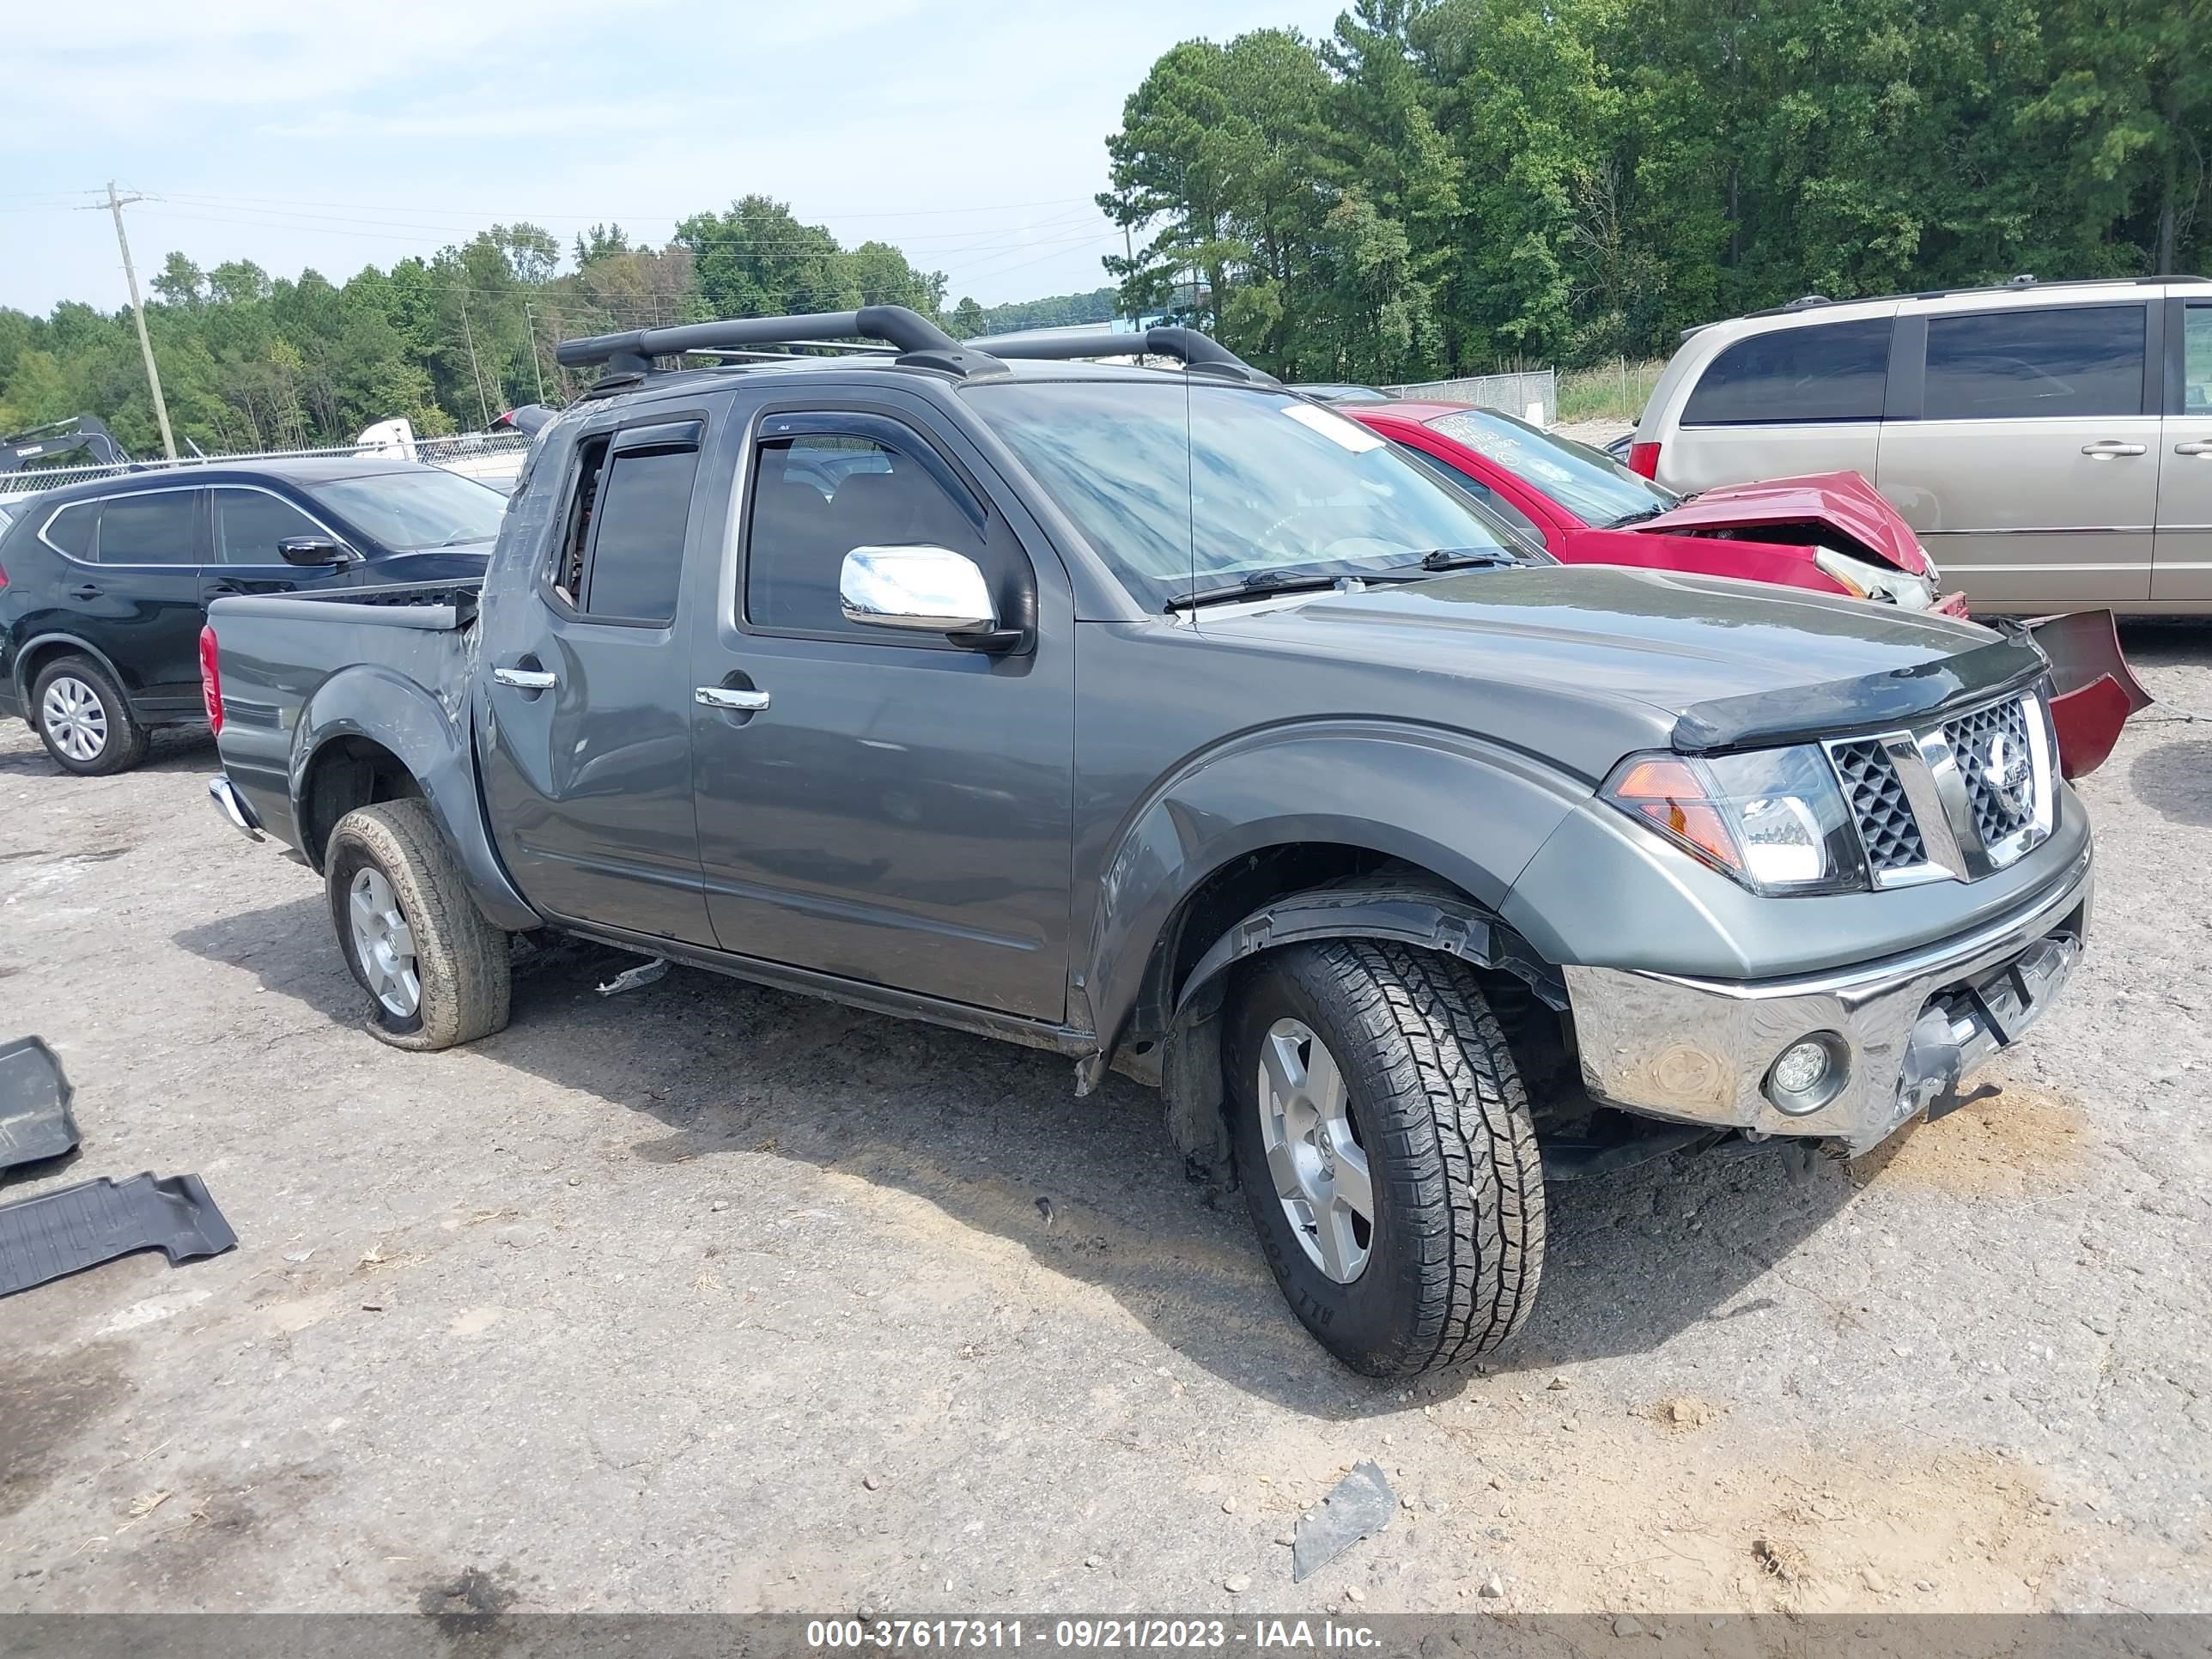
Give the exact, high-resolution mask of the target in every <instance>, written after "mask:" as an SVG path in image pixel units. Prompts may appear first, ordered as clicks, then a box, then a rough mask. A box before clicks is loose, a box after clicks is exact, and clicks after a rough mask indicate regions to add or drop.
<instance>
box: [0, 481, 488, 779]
mask: <svg viewBox="0 0 2212 1659" xmlns="http://www.w3.org/2000/svg"><path fill="white" fill-rule="evenodd" d="M505 510H506V499H505V497H503V496H502V495H500V494H499V492H498V491H496V490H494V489H487V488H485V487H484V486H483V485H482V484H479V483H474V482H472V481H471V480H470V479H467V478H464V477H458V476H457V475H455V474H453V473H451V472H443V471H439V470H438V469H437V468H435V467H430V466H417V465H413V464H412V463H395V462H392V461H378V460H367V459H351V458H343V459H319V460H292V461H263V462H256V463H254V464H253V465H239V466H222V465H216V466H195V467H192V468H191V469H190V470H189V471H167V470H164V471H148V472H139V473H131V474H128V475H125V476H123V477H112V478H100V479H94V480H92V481H90V482H88V483H78V484H72V485H69V486H67V487H64V488H63V489H52V490H48V491H46V492H45V493H44V494H42V495H38V496H36V497H35V498H33V500H31V501H26V502H21V503H18V504H17V505H16V506H15V507H12V508H11V513H13V516H12V518H11V520H9V521H8V522H7V523H6V525H5V527H4V530H0V715H7V714H13V715H15V716H18V717H20V718H21V719H23V720H27V721H28V722H29V723H30V726H31V729H32V730H33V731H34V732H37V733H38V734H39V737H40V740H41V741H42V742H44V743H45V744H46V752H47V753H48V754H50V755H52V757H54V761H55V763H56V764H58V765H59V766H61V767H62V768H64V769H65V770H68V771H71V772H77V773H82V774H84V775H88V776H89V775H100V774H103V773H108V772H119V771H122V770H123V769H125V768H126V767H131V766H135V765H136V764H137V763H138V762H139V761H140V760H141V759H143V757H144V756H145V752H146V734H147V732H148V731H149V729H151V728H152V727H155V726H177V725H183V724H187V723H190V722H192V721H196V720H199V719H200V718H201V715H202V710H201V705H200V681H199V634H200V626H201V623H202V621H203V620H204V616H205V612H206V609H207V602H208V601H209V600H210V599H215V598H216V597H218V596H220V595H222V594H226V593H284V592H295V591H301V590H309V589H314V588H320V587H325V586H331V585H336V584H346V585H350V584H356V583H372V582H374V583H381V582H390V581H414V580H446V579H448V578H451V577H457V576H472V575H477V574H481V573H482V571H483V562H484V556H485V554H486V552H487V551H488V550H489V548H490V546H491V541H492V538H493V537H494V536H495V535H497V534H498V532H499V521H500V515H501V513H503V512H504V511H505Z"/></svg>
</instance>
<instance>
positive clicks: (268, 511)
mask: <svg viewBox="0 0 2212 1659" xmlns="http://www.w3.org/2000/svg"><path fill="white" fill-rule="evenodd" d="M324 534H325V532H324V531H323V530H322V528H321V527H320V526H318V525H317V524H316V523H315V521H314V520H313V519H311V518H309V517H308V516H307V514H306V513H302V512H301V511H300V509H299V508H298V507H295V506H293V505H292V504H291V502H289V501H280V500H279V499H277V498H276V496H274V495H263V494H262V493H261V491H259V490H258V489H218V490H216V492H215V544H216V557H217V558H218V559H220V560H222V562H224V563H226V564H277V563H280V562H283V557H284V556H283V554H282V553H280V552H278V551H277V550H276V544H278V543H279V542H282V541H285V540H288V539H289V538H292V537H295V536H316V537H321V536H324Z"/></svg>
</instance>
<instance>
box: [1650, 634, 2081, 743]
mask: <svg viewBox="0 0 2212 1659" xmlns="http://www.w3.org/2000/svg"><path fill="white" fill-rule="evenodd" d="M1985 626H1990V627H1995V628H1997V629H2000V631H2001V633H2002V637H2001V638H1998V639H1994V640H1991V641H1990V642H1989V643H1988V644H1986V645H1978V646H1976V647H1974V648H1973V649H1972V650H1971V651H1961V652H1959V653H1956V654H1954V655H1952V656H1948V657H1938V658H1936V659H1933V660H1932V661H1929V662H1923V663H1916V664H1912V665H1909V666H1906V667H1904V668H1896V669H1892V670H1891V671H1888V672H1887V673H1882V674H1867V675H1863V676H1861V677H1859V678H1855V679H1844V680H1827V681H1824V682H1822V683H1821V684H1818V685H1806V686H1798V687H1795V688H1791V689H1788V690H1775V691H1760V692H1755V693H1753V694H1752V695H1749V696H1735V697H1719V698H1716V699H1714V700H1713V701H1712V702H1700V703H1693V704H1692V705H1691V706H1690V707H1689V708H1686V709H1685V710H1683V712H1682V714H1681V716H1680V719H1678V720H1675V722H1674V733H1673V736H1672V739H1671V741H1672V743H1673V744H1674V750H1675V752H1676V753H1677V754H1682V755H1710V754H1716V753H1718V752H1720V751H1721V750H1729V749H1753V748H1760V747H1765V746H1768V745H1771V744H1785V743H1804V742H1808V741H1811V740H1813V739H1814V738H1842V737H1850V736H1852V735H1854V734H1856V733H1859V732H1883V731H1892V730H1894V729H1895V728H1897V727H1899V726H1918V725H1922V724H1923V723H1925V722H1926V721H1927V720H1929V717H1930V716H1932V715H1935V714H1939V713H1941V712H1942V711H1943V710H1945V709H1947V708H1952V707H1954V705H1963V704H1968V703H1979V702H1990V701H1991V700H1993V699H1995V698H1997V697H2001V696H2005V695H2006V694H2007V693H2008V692H2016V691H2025V690H2027V689H2028V688H2029V687H2030V686H2032V685H2033V684H2035V683H2036V682H2037V681H2038V680H2039V679H2041V678H2044V677H2045V675H2047V674H2048V673H2050V671H2051V659H2049V658H2048V657H2046V656H2045V655H2044V654H2043V651H2042V648H2041V647H2039V646H2038V645H2037V644H2036V643H2035V641H2034V640H2033V638H2032V637H2031V636H2030V635H2028V633H2027V630H2026V629H2023V628H2021V627H2020V626H2019V625H2018V624H2017V623H2002V622H1992V623H1987V624H1985Z"/></svg>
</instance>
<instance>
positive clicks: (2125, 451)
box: [2081, 438, 2143, 461]
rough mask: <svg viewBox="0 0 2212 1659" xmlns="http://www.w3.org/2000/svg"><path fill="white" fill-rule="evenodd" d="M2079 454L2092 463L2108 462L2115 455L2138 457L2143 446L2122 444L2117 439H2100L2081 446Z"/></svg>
mask: <svg viewBox="0 0 2212 1659" xmlns="http://www.w3.org/2000/svg"><path fill="white" fill-rule="evenodd" d="M2081 453H2083V454H2084V455H2087V457H2088V458H2089V459H2091V460H2093V461H2109V460H2110V459H2112V457H2113V456H2115V455H2140V454H2142V453H2143V446H2142V445H2141V444H2130V443H2123V442H2122V441H2120V440H2119V439H2118V438H2100V439H2098V440H2097V441H2096V442H2094V443H2093V444H2083V445H2082V446H2081Z"/></svg>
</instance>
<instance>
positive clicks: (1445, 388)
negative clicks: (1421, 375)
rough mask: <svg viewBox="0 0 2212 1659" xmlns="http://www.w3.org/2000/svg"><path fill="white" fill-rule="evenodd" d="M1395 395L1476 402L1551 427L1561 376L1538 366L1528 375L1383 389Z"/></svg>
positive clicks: (1470, 377) (1425, 382) (1473, 377)
mask: <svg viewBox="0 0 2212 1659" xmlns="http://www.w3.org/2000/svg"><path fill="white" fill-rule="evenodd" d="M1383 391H1385V392H1389V394H1390V395H1391V396H1392V397H1394V398H1435V399H1436V400H1437V402H1438V403H1445V404H1479V405H1480V406H1481V407H1482V408H1484V409H1499V410H1504V411H1505V413H1507V414H1508V415H1517V416H1520V417H1521V418H1522V420H1524V421H1530V422H1534V423H1535V424H1536V425H1538V426H1551V425H1553V424H1554V423H1556V422H1558V420H1559V374H1558V372H1557V371H1556V370H1553V369H1549V368H1539V369H1534V370H1531V371H1530V372H1528V373H1527V374H1472V375H1468V376H1466V377H1465V378H1463V379H1461V380H1423V381H1420V382H1419V383H1418V384H1417V385H1413V386H1384V387H1383Z"/></svg>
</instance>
